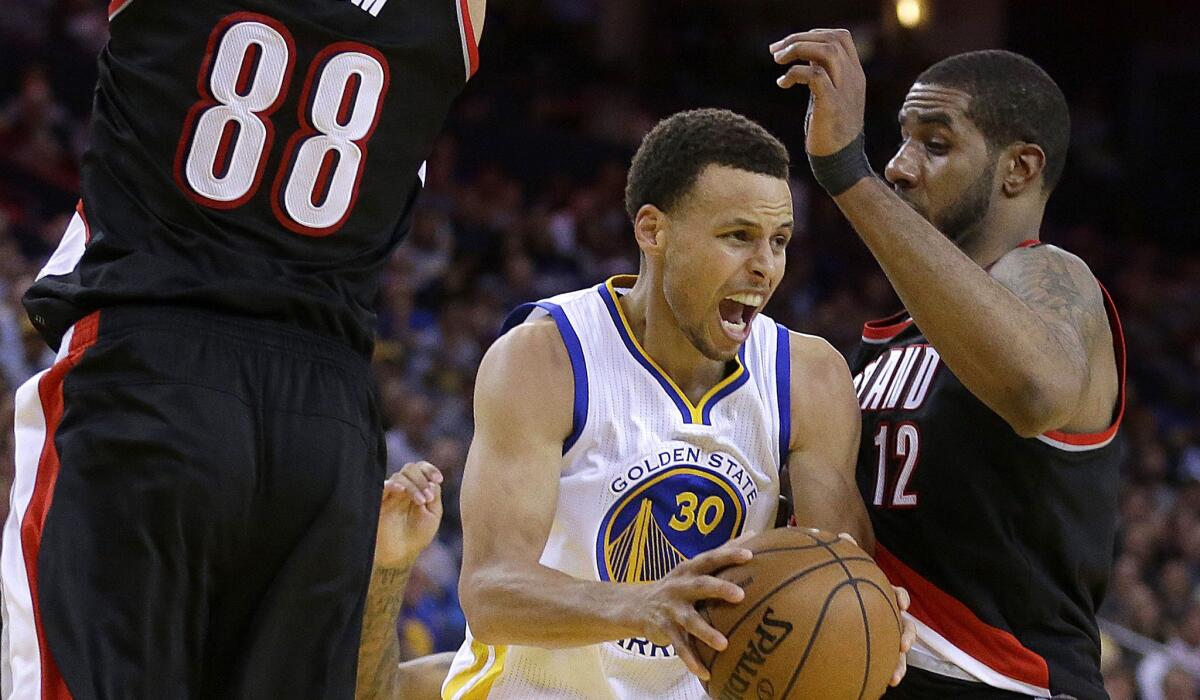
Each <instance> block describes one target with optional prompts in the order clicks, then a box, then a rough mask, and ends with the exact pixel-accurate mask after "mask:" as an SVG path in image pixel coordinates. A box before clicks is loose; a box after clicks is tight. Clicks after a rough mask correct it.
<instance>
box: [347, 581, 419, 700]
mask: <svg viewBox="0 0 1200 700" xmlns="http://www.w3.org/2000/svg"><path fill="white" fill-rule="evenodd" d="M411 571H412V567H408V566H405V567H378V566H377V567H375V568H374V569H373V570H372V571H371V583H370V585H369V586H368V588H367V603H366V607H365V610H364V612H363V625H362V637H361V638H360V639H359V645H358V682H357V685H356V690H355V693H354V697H355V698H356V700H396V698H398V697H399V693H400V690H399V688H400V673H399V663H400V640H399V639H398V638H397V637H396V618H397V617H398V616H399V615H400V607H401V605H402V604H403V601H404V587H405V586H406V585H407V584H408V577H409V573H410V572H411Z"/></svg>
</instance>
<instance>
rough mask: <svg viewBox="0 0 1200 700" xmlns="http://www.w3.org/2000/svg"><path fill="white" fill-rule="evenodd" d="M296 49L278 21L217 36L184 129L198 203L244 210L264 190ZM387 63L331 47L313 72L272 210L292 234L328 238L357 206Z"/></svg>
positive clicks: (181, 170) (366, 51) (182, 161)
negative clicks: (276, 123) (276, 121)
mask: <svg viewBox="0 0 1200 700" xmlns="http://www.w3.org/2000/svg"><path fill="white" fill-rule="evenodd" d="M295 54H296V49H295V42H294V41H293V40H292V36H291V34H290V33H289V32H288V30H287V28H286V27H284V26H283V25H282V24H280V23H279V22H278V21H276V20H274V19H271V18H270V17H266V16H263V15H259V14H254V13H249V12H239V13H236V14H233V15H230V16H228V17H226V18H224V19H223V20H222V21H221V22H220V24H218V25H217V26H216V28H215V29H213V32H212V35H211V36H210V37H209V44H208V51H207V54H206V56H205V61H204V64H203V66H202V67H201V69H200V76H199V79H198V81H197V89H198V90H199V93H200V100H199V101H198V102H196V104H195V105H193V106H192V109H191V110H190V111H189V112H188V115H187V118H186V119H185V121H184V126H183V133H182V135H181V137H180V142H179V150H178V153H177V154H176V158H175V178H176V181H177V182H178V184H179V186H180V187H182V188H183V189H184V190H185V191H186V192H187V193H188V194H189V196H190V197H191V198H192V199H193V200H194V201H196V202H198V203H200V204H203V205H204V206H207V207H211V208H214V209H233V208H235V207H239V206H241V205H243V204H245V203H246V202H247V201H249V200H250V198H251V197H253V196H254V195H255V194H256V193H257V192H258V189H259V186H260V185H261V184H262V179H263V175H264V171H265V170H266V167H267V160H268V157H269V155H270V152H271V145H272V143H273V142H274V139H275V127H274V124H273V123H272V122H271V115H272V114H273V113H274V112H275V110H277V109H278V108H279V105H280V104H281V103H282V102H283V100H284V98H285V97H286V96H287V91H288V88H289V85H288V83H289V82H290V80H291V79H292V72H293V70H292V69H293V67H294V63H295ZM388 80H389V76H388V69H387V61H386V60H385V59H384V57H383V56H382V54H380V53H379V52H378V51H376V50H375V49H373V48H371V47H369V46H366V45H365V44H360V43H358V42H349V41H346V42H338V43H336V44H331V45H330V46H328V47H326V48H325V49H324V50H323V51H321V52H320V53H319V54H317V56H316V57H315V58H314V59H313V61H312V63H311V65H310V66H309V67H308V70H307V73H306V76H305V79H304V85H303V88H302V90H303V92H302V94H301V97H300V103H299V114H298V120H299V124H300V129H299V130H298V131H297V132H296V133H294V134H292V135H291V136H290V138H289V139H288V142H287V144H286V146H285V147H284V150H283V159H282V161H281V162H280V164H279V166H278V169H277V172H276V174H275V176H274V179H273V184H272V186H271V209H272V211H273V212H274V213H275V218H276V219H278V220H279V223H280V224H282V225H283V226H284V227H286V228H287V229H289V230H291V231H293V232H295V233H298V234H302V235H306V236H328V235H330V234H332V233H334V232H336V231H337V230H338V229H339V228H341V226H342V224H344V223H345V222H346V218H347V217H348V216H349V215H350V211H351V210H352V209H353V207H354V200H355V198H356V197H357V194H358V187H359V179H360V178H361V176H362V170H363V163H364V161H365V159H366V155H367V141H369V140H370V138H371V134H372V132H374V130H375V125H376V124H377V123H378V121H379V110H380V107H381V106H382V102H383V97H384V95H385V94H386V93H387V89H388Z"/></svg>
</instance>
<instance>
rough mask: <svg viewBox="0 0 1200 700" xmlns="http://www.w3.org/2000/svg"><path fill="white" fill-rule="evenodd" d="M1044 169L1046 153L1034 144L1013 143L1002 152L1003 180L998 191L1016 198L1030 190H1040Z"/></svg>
mask: <svg viewBox="0 0 1200 700" xmlns="http://www.w3.org/2000/svg"><path fill="white" fill-rule="evenodd" d="M1045 169H1046V152H1045V151H1043V150H1042V147H1041V146H1039V145H1037V144H1036V143H1024V142H1021V143H1014V144H1013V145H1011V146H1009V147H1008V148H1007V149H1005V151H1004V168H1003V170H1002V171H1001V174H1002V176H1003V178H1004V179H1003V180H1002V182H1001V184H1000V189H1001V190H1002V191H1003V192H1004V194H1005V195H1006V196H1008V197H1016V196H1018V195H1020V194H1022V193H1023V192H1026V191H1027V190H1029V189H1030V188H1033V187H1037V188H1039V189H1040V188H1041V182H1042V173H1043V171H1044V170H1045Z"/></svg>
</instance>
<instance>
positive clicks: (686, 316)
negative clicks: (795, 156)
mask: <svg viewBox="0 0 1200 700" xmlns="http://www.w3.org/2000/svg"><path fill="white" fill-rule="evenodd" d="M668 229H669V237H668V239H667V242H666V246H665V249H664V256H663V295H664V297H665V298H666V302H667V305H668V307H669V308H670V310H671V312H672V314H673V315H674V317H675V321H676V323H677V324H678V326H679V329H680V330H681V331H682V332H683V334H684V335H685V336H686V337H687V339H688V340H689V341H691V344H692V345H693V346H695V348H696V349H697V350H699V351H700V353H701V354H703V355H704V356H705V357H707V358H709V359H711V360H721V361H728V360H731V359H733V358H734V357H735V356H736V355H737V352H738V349H739V348H740V347H741V345H742V343H743V342H745V339H746V337H748V335H749V328H750V322H751V321H752V320H753V317H754V315H755V314H757V313H758V312H759V311H761V310H762V308H763V306H765V305H766V303H767V301H768V300H769V299H770V298H771V294H772V293H774V291H775V288H776V287H778V286H779V281H780V280H781V279H782V278H783V272H784V266H785V263H786V248H787V244H788V241H790V240H791V237H792V195H791V191H790V190H789V189H788V185H787V182H786V181H785V180H783V179H780V178H776V177H772V176H770V175H763V174H759V173H752V172H749V171H746V170H739V169H736V168H730V167H726V166H720V165H709V166H708V167H706V168H705V169H704V171H702V172H701V174H700V177H699V178H698V179H697V181H696V184H695V185H694V186H693V187H692V190H691V191H690V192H689V193H688V195H687V196H685V197H684V198H683V200H681V201H680V202H679V203H678V204H677V205H676V206H675V207H673V208H672V211H671V212H669V214H668ZM730 296H739V298H740V299H741V300H742V303H741V305H740V306H739V304H738V303H734V302H731V301H727V297H730ZM723 301H724V304H722V302H723ZM744 302H754V303H751V304H746V303H744ZM723 311H724V314H725V316H728V317H730V319H731V320H734V323H722V318H723V315H722V312H723ZM738 312H740V314H739V313H738ZM739 315H740V316H741V318H740V319H738V318H737V317H738V316H739ZM737 321H740V322H741V323H743V324H744V328H739V327H738V323H737Z"/></svg>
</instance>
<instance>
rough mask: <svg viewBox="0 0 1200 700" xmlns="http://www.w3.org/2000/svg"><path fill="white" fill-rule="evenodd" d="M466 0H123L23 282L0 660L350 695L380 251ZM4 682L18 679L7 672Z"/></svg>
mask: <svg viewBox="0 0 1200 700" xmlns="http://www.w3.org/2000/svg"><path fill="white" fill-rule="evenodd" d="M483 5H484V2H483V0H286V1H285V0H195V1H193V2H186V3H168V2H164V1H163V0H114V2H112V3H111V4H110V6H109V15H110V20H111V39H110V41H109V43H108V45H107V46H106V47H105V49H104V51H103V53H102V54H101V56H100V78H99V84H98V86H97V91H96V100H95V108H94V114H93V120H92V126H91V148H90V150H89V151H88V152H87V154H86V155H85V157H84V163H83V170H82V190H83V191H82V199H81V202H80V204H79V206H78V208H77V212H76V216H75V218H74V219H73V221H72V223H71V225H70V227H69V228H68V230H67V232H66V234H65V235H64V237H63V241H62V243H61V245H60V246H59V248H58V250H57V251H56V252H55V253H54V255H53V256H52V258H51V259H50V260H49V262H48V263H47V264H46V266H45V268H44V269H43V270H42V272H41V274H40V275H39V277H38V281H37V283H36V284H35V285H34V286H33V287H32V289H31V290H30V291H29V293H28V294H27V296H26V298H25V303H26V307H27V309H28V311H29V314H30V318H31V319H32V320H33V322H34V324H35V325H36V327H37V328H38V329H39V331H40V332H41V333H42V335H43V336H44V337H45V338H46V340H47V341H48V342H49V343H50V344H51V345H52V346H54V347H56V348H58V349H59V355H58V361H57V362H56V364H55V365H54V366H53V367H52V368H51V369H49V370H48V371H46V372H44V373H42V374H40V375H38V376H37V377H35V378H34V379H32V380H30V382H29V383H28V384H26V385H25V386H23V387H22V388H21V389H20V390H19V391H18V394H17V402H18V406H17V452H18V458H17V473H16V477H15V481H14V486H13V496H12V503H13V508H12V511H11V515H10V517H9V520H8V522H7V523H6V525H5V530H4V549H3V562H2V564H3V566H2V572H3V586H4V613H5V620H4V631H5V635H6V638H7V639H6V641H7V642H8V645H7V646H6V648H5V653H4V661H5V664H4V666H5V668H4V671H5V682H6V685H5V687H6V689H8V688H11V697H20V698H26V697H30V698H31V697H41V698H67V697H75V698H102V697H103V698H108V697H145V698H183V697H214V698H215V697H220V698H232V697H249V698H284V697H293V698H345V697H350V696H351V695H352V693H353V690H354V666H355V658H356V651H357V646H358V641H359V628H360V624H361V620H360V618H361V612H362V604H363V599H364V596H365V592H366V591H365V589H366V584H367V577H368V574H369V570H370V560H371V552H372V542H373V537H374V529H375V527H374V526H375V517H376V514H377V512H378V509H379V486H380V483H381V482H382V478H383V454H382V441H381V438H380V429H379V425H378V424H379V420H378V418H377V416H376V413H375V408H374V404H373V401H372V399H371V396H370V378H369V367H368V359H369V354H370V350H371V346H372V338H373V326H374V317H373V313H372V303H373V299H374V297H375V294H376V288H377V284H378V276H379V271H380V269H381V267H382V265H383V264H384V263H385V261H386V259H387V257H388V255H389V254H390V252H391V251H392V249H393V248H394V247H395V246H396V245H397V243H398V242H399V241H400V239H401V238H402V237H403V236H404V234H405V233H406V232H407V230H408V226H409V217H410V214H411V209H412V203H413V201H414V199H415V198H416V196H417V194H418V192H419V190H420V187H421V179H422V178H423V176H424V172H423V169H424V165H423V161H424V159H425V158H426V155H427V153H428V151H429V150H430V147H431V145H432V142H433V139H434V137H435V135H436V134H437V132H438V130H439V129H440V127H441V124H442V122H443V120H444V118H445V115H446V113H447V111H448V109H449V107H450V104H451V101H452V100H453V99H454V97H455V96H456V95H457V94H458V92H459V91H460V90H461V89H462V87H463V86H464V84H465V82H466V81H467V80H468V79H469V78H470V76H471V74H472V73H473V72H474V70H475V68H476V66H477V64H478V52H477V49H476V41H477V37H478V30H479V28H480V26H481V23H482V20H483ZM10 684H11V685H10Z"/></svg>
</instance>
